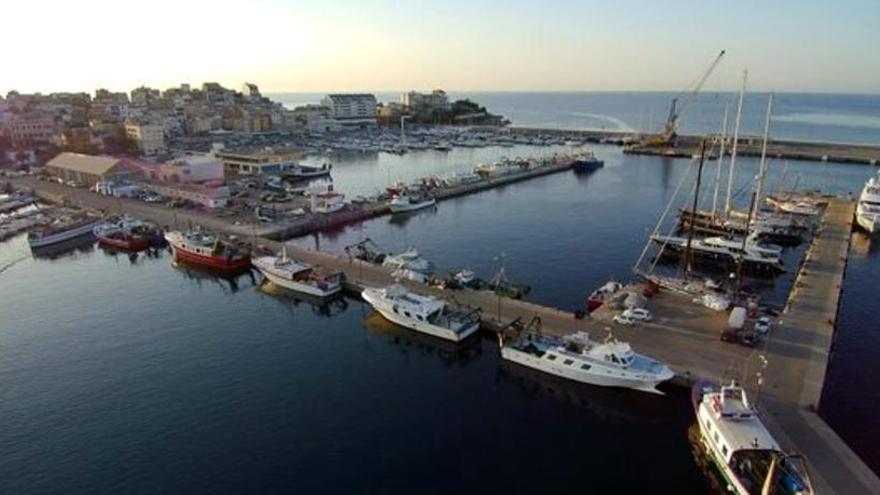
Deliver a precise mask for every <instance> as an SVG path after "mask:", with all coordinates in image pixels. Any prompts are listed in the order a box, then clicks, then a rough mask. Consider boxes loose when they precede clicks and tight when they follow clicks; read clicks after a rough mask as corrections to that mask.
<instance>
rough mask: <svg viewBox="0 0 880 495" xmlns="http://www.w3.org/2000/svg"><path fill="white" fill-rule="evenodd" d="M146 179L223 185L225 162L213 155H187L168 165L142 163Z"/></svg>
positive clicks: (176, 182) (171, 161)
mask: <svg viewBox="0 0 880 495" xmlns="http://www.w3.org/2000/svg"><path fill="white" fill-rule="evenodd" d="M139 165H140V166H141V168H142V169H143V171H144V177H146V178H147V179H148V180H151V181H157V182H168V183H175V184H204V183H214V184H223V182H224V175H223V162H221V161H220V160H218V159H217V158H215V157H213V156H211V155H187V156H184V157H181V158H176V159H174V160H170V161H168V162H166V163H140V164H139Z"/></svg>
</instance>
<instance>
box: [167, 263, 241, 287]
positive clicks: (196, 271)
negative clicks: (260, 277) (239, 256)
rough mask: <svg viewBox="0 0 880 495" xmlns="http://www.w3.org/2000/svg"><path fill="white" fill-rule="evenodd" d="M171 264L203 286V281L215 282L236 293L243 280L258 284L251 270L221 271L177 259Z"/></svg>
mask: <svg viewBox="0 0 880 495" xmlns="http://www.w3.org/2000/svg"><path fill="white" fill-rule="evenodd" d="M171 266H172V267H174V269H175V270H176V271H177V272H178V273H180V274H181V275H183V276H184V277H186V278H188V279H190V280H192V281H193V282H195V283H196V285H198V286H199V287H201V286H202V283H203V282H213V283H215V284H216V285H217V286H219V287H220V288H221V289H222V290H223V292H226V293H232V294H234V293H236V292H238V290H239V282H240V281H241V280H245V281H250V286H255V285H257V279H256V278H255V277H254V274H253V272H251V271H250V270H247V271H243V272H239V273H220V272H217V271H214V270H211V269H209V268H203V267H199V266H196V265H188V264H186V263H182V262H180V261H176V260H172V261H171Z"/></svg>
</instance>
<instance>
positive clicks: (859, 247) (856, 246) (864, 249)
mask: <svg viewBox="0 0 880 495" xmlns="http://www.w3.org/2000/svg"><path fill="white" fill-rule="evenodd" d="M852 250H853V252H855V253H856V254H857V255H859V256H861V257H862V258H867V257H868V256H871V254H872V253H876V252H877V246H876V244H873V243H872V239H871V236H870V235H869V234H867V233H865V232H862V231H860V230H856V231H853V234H852Z"/></svg>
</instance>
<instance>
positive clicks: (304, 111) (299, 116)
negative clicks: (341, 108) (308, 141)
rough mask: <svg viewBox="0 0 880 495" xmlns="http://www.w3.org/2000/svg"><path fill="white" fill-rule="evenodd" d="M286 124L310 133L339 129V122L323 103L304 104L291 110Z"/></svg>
mask: <svg viewBox="0 0 880 495" xmlns="http://www.w3.org/2000/svg"><path fill="white" fill-rule="evenodd" d="M286 117H287V119H286V121H285V126H286V127H288V128H291V129H297V130H303V131H306V132H309V133H317V134H321V133H324V132H328V131H337V130H339V123H338V122H336V120H335V119H333V118H332V117H331V116H330V109H329V108H327V107H325V106H323V105H303V106H299V107H296V108H294V109H293V110H289V111H288V112H287V115H286Z"/></svg>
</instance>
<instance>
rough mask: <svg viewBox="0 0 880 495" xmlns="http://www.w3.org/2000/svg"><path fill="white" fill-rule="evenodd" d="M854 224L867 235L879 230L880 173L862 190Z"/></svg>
mask: <svg viewBox="0 0 880 495" xmlns="http://www.w3.org/2000/svg"><path fill="white" fill-rule="evenodd" d="M856 223H858V224H859V227H861V228H863V229H865V230H866V231H867V232H868V233H869V234H875V233H877V231H878V230H880V173H878V174H877V175H875V176H874V177H871V178H870V179H868V182H866V183H865V187H864V188H863V189H862V194H861V195H860V196H859V204H858V206H856Z"/></svg>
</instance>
